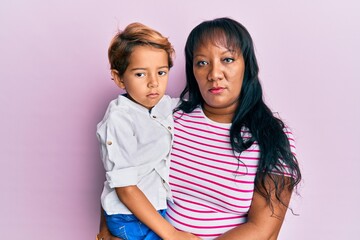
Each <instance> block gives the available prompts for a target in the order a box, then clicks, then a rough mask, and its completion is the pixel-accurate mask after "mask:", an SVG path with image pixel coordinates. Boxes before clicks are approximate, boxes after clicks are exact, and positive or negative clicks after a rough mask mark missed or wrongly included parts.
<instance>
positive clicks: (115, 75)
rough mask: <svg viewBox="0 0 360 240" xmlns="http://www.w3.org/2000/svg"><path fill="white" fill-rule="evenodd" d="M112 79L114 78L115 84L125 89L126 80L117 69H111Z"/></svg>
mask: <svg viewBox="0 0 360 240" xmlns="http://www.w3.org/2000/svg"><path fill="white" fill-rule="evenodd" d="M111 79H112V80H114V82H115V84H116V85H117V86H118V87H119V88H121V89H125V84H124V81H123V80H122V79H121V78H120V76H119V72H118V71H117V70H114V69H111Z"/></svg>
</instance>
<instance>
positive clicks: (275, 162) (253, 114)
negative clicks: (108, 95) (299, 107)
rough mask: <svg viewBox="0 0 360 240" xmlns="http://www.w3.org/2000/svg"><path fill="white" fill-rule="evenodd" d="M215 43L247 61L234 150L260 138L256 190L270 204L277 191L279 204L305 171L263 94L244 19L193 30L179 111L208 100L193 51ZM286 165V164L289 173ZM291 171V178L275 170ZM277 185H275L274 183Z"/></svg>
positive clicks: (235, 120) (207, 23) (234, 127)
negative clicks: (244, 130)
mask: <svg viewBox="0 0 360 240" xmlns="http://www.w3.org/2000/svg"><path fill="white" fill-rule="evenodd" d="M208 41H212V42H213V43H214V44H217V45H220V46H225V47H227V48H228V49H232V50H238V51H240V53H239V54H242V56H243V58H244V62H245V73H244V79H243V85H242V89H241V93H240V98H239V107H238V108H237V110H236V112H235V114H234V117H233V120H232V125H231V128H230V141H231V146H232V149H233V151H234V152H239V153H241V152H242V151H244V150H246V149H247V148H249V147H250V146H251V145H252V144H253V143H254V142H255V141H256V142H257V143H258V144H259V148H260V151H261V153H260V160H259V165H258V170H257V173H256V178H255V190H257V192H259V193H260V194H261V195H262V196H263V197H265V199H266V200H267V203H268V205H269V206H270V208H271V209H272V210H273V206H272V202H271V194H272V191H274V193H275V197H276V198H277V200H278V201H280V203H282V204H283V205H285V206H286V207H287V204H286V203H284V202H283V201H282V200H281V197H280V196H281V193H282V192H283V190H284V189H285V188H287V189H288V190H290V191H292V190H293V189H294V188H295V187H296V186H297V185H298V183H299V182H300V180H301V173H300V169H299V165H298V163H297V160H296V157H295V156H294V154H293V153H292V152H291V150H290V144H289V140H288V138H287V136H286V134H285V132H284V128H285V125H284V123H283V122H282V121H281V120H280V119H279V118H277V117H275V116H274V115H273V113H272V112H271V110H270V109H269V108H268V107H267V106H266V104H265V103H264V101H263V92H262V88H261V84H260V81H259V77H258V73H259V67H258V64H257V60H256V56H255V51H254V46H253V42H252V38H251V36H250V34H249V32H248V31H247V30H246V28H245V27H244V26H242V25H241V24H240V23H238V22H236V21H234V20H232V19H230V18H218V19H214V20H211V21H205V22H202V23H201V24H199V25H198V26H196V27H195V28H194V29H193V30H192V31H191V33H190V35H189V37H188V39H187V41H186V45H185V57H186V86H185V89H184V90H183V92H182V93H181V95H180V98H181V104H180V105H179V107H178V108H177V109H176V110H175V111H178V110H182V111H183V112H186V113H189V112H192V111H193V110H194V109H195V108H196V107H197V106H199V105H202V104H203V103H204V100H203V98H202V96H201V93H200V90H199V87H198V84H197V82H196V79H195V76H194V72H193V53H194V50H196V49H197V48H198V47H199V46H200V45H202V44H203V43H205V42H208ZM244 127H245V128H248V129H249V130H250V133H251V136H252V137H251V138H250V139H244V138H243V137H242V135H241V129H242V128H244ZM284 164H285V165H286V166H287V169H286V171H285V168H284ZM274 171H276V172H279V174H281V173H284V172H287V173H289V174H290V175H291V176H292V177H286V176H285V175H284V174H283V175H278V174H276V175H275V174H272V173H273V172H274ZM268 180H270V183H273V184H272V185H273V186H272V187H270V185H269V182H267V181H268Z"/></svg>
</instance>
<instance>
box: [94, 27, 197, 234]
mask: <svg viewBox="0 0 360 240" xmlns="http://www.w3.org/2000/svg"><path fill="white" fill-rule="evenodd" d="M173 53H174V50H173V47H172V46H171V44H170V42H169V41H168V39H167V38H165V37H163V36H162V35H161V34H160V33H159V32H157V31H155V30H153V29H151V28H149V27H147V26H144V25H142V24H140V23H133V24H130V25H129V26H127V27H126V29H125V30H124V31H122V32H120V33H118V34H117V35H116V36H115V37H114V38H113V40H112V42H111V44H110V47H109V51H108V57H109V62H110V65H111V76H112V79H113V80H114V82H115V84H116V85H117V86H118V87H119V88H121V89H124V90H126V94H124V95H120V96H119V97H118V98H117V99H115V100H113V101H111V102H110V104H109V106H108V109H107V111H106V113H105V116H104V119H103V120H102V121H101V122H100V123H99V124H98V125H97V137H98V139H99V141H100V144H101V156H102V161H103V164H104V168H105V171H106V181H105V183H104V189H103V192H102V195H101V203H102V207H103V209H104V215H105V220H106V224H107V227H108V229H109V230H110V232H111V233H112V234H113V235H114V236H117V237H120V238H121V239H146V240H149V239H191V238H192V236H193V235H192V234H189V233H185V232H180V231H177V230H176V229H175V228H174V227H172V226H171V225H170V224H169V223H168V222H167V221H166V220H165V219H164V218H163V216H164V215H165V211H166V210H165V209H166V200H167V199H169V200H171V193H170V188H169V182H168V177H169V164H170V163H169V161H170V159H169V155H170V150H171V145H172V141H173V118H172V110H173V108H174V107H175V104H176V103H177V100H173V99H171V98H170V97H169V96H166V95H165V90H166V86H167V83H168V73H169V70H170V68H171V67H172V65H173V61H172V56H173Z"/></svg>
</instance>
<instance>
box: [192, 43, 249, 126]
mask: <svg viewBox="0 0 360 240" xmlns="http://www.w3.org/2000/svg"><path fill="white" fill-rule="evenodd" d="M193 60H194V61H193V71H194V75H195V78H196V81H197V83H198V85H199V89H200V93H201V95H202V97H203V99H204V106H203V108H204V111H205V114H206V113H207V112H211V113H213V114H215V115H216V114H219V115H229V116H228V117H229V119H230V121H228V120H227V121H228V122H231V120H232V116H233V114H234V112H235V110H236V108H237V107H238V99H239V97H240V91H241V87H242V83H243V78H244V72H245V63H244V58H243V56H242V54H241V53H240V51H239V50H233V49H228V48H225V47H223V46H219V45H214V44H213V43H205V44H202V45H200V46H199V47H198V48H197V49H196V50H195V51H194V59H193ZM208 117H210V116H208ZM210 118H211V117H210ZM213 120H216V119H213Z"/></svg>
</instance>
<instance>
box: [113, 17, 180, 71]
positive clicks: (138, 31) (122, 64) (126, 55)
mask: <svg viewBox="0 0 360 240" xmlns="http://www.w3.org/2000/svg"><path fill="white" fill-rule="evenodd" d="M144 45H150V46H152V47H155V48H158V49H163V50H165V51H166V53H167V55H168V64H169V68H171V67H172V66H173V59H172V58H173V55H174V53H175V51H174V48H173V46H172V45H171V43H170V42H169V40H168V38H166V37H164V36H163V35H161V34H160V33H159V32H158V31H156V30H154V29H151V28H149V27H147V26H145V25H143V24H141V23H131V24H129V25H128V26H127V27H126V28H125V29H124V31H121V32H118V33H117V34H116V35H115V36H114V38H113V39H112V41H111V43H110V46H109V50H108V58H109V63H110V68H111V69H112V70H117V71H118V73H119V76H122V75H123V74H124V72H125V71H126V69H127V67H128V66H129V59H130V56H131V53H132V51H133V49H134V47H136V46H144Z"/></svg>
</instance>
